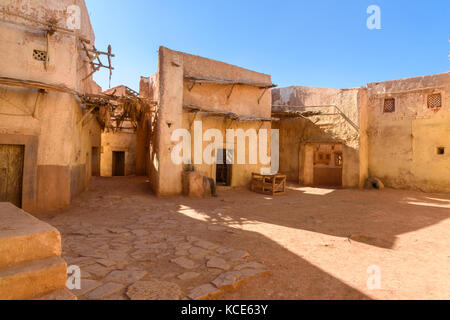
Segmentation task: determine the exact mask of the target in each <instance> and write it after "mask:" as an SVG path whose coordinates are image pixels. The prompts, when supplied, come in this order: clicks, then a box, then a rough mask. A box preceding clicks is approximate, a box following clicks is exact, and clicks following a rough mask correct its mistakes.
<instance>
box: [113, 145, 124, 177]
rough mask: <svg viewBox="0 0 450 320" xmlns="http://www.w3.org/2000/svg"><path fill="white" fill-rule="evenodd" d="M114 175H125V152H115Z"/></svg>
mask: <svg viewBox="0 0 450 320" xmlns="http://www.w3.org/2000/svg"><path fill="white" fill-rule="evenodd" d="M113 176H115V177H123V176H125V152H117V151H114V152H113Z"/></svg>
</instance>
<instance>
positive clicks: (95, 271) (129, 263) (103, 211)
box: [47, 178, 270, 300]
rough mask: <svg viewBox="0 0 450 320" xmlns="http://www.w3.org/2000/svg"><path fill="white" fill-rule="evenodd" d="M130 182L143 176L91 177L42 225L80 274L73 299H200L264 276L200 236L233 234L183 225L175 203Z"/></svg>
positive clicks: (247, 257)
mask: <svg viewBox="0 0 450 320" xmlns="http://www.w3.org/2000/svg"><path fill="white" fill-rule="evenodd" d="M121 182H122V183H121ZM136 183H140V184H141V185H142V178H134V179H133V178H131V179H130V178H128V179H127V178H124V179H123V180H122V181H120V180H115V181H113V180H112V179H111V180H109V181H108V179H97V180H95V181H94V182H93V186H92V190H91V191H90V192H86V193H84V194H83V195H81V196H80V197H79V198H77V199H75V201H74V202H73V204H72V206H71V208H70V209H69V210H65V211H63V212H60V213H58V214H56V215H55V216H54V217H53V218H49V219H47V221H48V222H49V223H51V224H52V225H54V226H55V227H57V228H58V229H59V230H60V232H61V234H62V242H63V257H64V259H65V260H66V261H67V263H68V265H69V266H70V265H76V266H79V267H80V268H81V276H82V281H81V289H80V290H74V291H72V292H73V293H74V294H76V295H77V296H78V298H79V299H81V300H84V299H87V300H97V299H114V300H119V299H120V300H123V299H138V300H143V299H151V300H155V299H156V300H158V299H164V300H166V299H170V300H173V299H207V298H211V297H213V296H217V295H218V294H220V293H221V292H223V291H224V290H230V289H231V290H233V289H236V288H237V287H238V286H239V285H240V284H241V283H243V282H244V281H246V280H249V279H252V278H254V277H257V276H263V275H267V274H269V273H270V272H269V270H268V268H267V267H266V266H265V265H263V264H262V263H260V262H257V261H253V259H252V258H251V253H250V252H247V251H246V249H245V248H236V247H227V246H223V245H220V244H217V243H214V242H211V241H208V240H207V239H205V238H202V236H201V235H202V234H203V233H205V232H214V233H222V234H223V236H224V237H226V236H232V235H233V233H237V232H239V230H232V229H229V228H226V227H222V226H219V225H214V224H210V225H206V224H204V223H200V222H197V221H194V220H192V221H190V220H191V219H186V218H185V217H184V216H183V215H180V213H179V212H178V211H179V209H180V205H179V204H177V203H174V202H171V201H170V200H162V199H156V198H155V197H154V196H152V195H151V194H150V192H149V191H147V192H148V193H144V191H145V190H141V189H138V190H137V192H136V193H137V194H133V190H134V191H136ZM133 184H134V185H133ZM111 188H112V189H111ZM143 188H145V187H143ZM199 235H200V236H199Z"/></svg>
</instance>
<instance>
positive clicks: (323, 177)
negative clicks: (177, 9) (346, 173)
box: [314, 167, 342, 187]
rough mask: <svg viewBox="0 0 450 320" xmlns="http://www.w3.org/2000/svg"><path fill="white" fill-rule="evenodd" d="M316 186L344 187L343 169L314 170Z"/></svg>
mask: <svg viewBox="0 0 450 320" xmlns="http://www.w3.org/2000/svg"><path fill="white" fill-rule="evenodd" d="M314 185H316V186H337V187H341V186H342V168H318V167H316V168H314Z"/></svg>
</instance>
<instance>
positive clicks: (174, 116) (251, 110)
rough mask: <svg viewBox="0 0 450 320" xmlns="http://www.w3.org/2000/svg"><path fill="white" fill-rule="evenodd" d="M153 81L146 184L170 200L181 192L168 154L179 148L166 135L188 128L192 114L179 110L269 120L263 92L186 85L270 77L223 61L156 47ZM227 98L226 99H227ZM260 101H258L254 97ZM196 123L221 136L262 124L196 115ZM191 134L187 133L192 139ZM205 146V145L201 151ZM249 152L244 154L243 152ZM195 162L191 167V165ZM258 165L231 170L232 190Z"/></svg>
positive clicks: (179, 167) (206, 168)
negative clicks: (199, 109)
mask: <svg viewBox="0 0 450 320" xmlns="http://www.w3.org/2000/svg"><path fill="white" fill-rule="evenodd" d="M157 77H158V80H157V81H156V82H157V83H158V88H159V91H158V102H159V110H158V112H157V115H156V118H157V121H156V126H155V131H154V146H153V150H152V151H153V153H151V154H152V159H151V161H150V167H151V169H150V180H151V181H152V185H153V188H154V191H155V192H156V194H157V195H159V196H170V195H176V194H181V192H182V181H181V180H182V172H183V167H184V166H183V164H175V163H174V162H173V161H172V158H171V153H172V150H173V148H174V147H175V146H176V145H177V144H178V142H176V141H172V140H171V137H172V134H173V132H174V131H175V130H176V129H180V128H184V129H188V130H191V129H192V123H193V122H192V117H193V114H190V113H186V112H185V111H183V106H185V105H197V106H201V107H204V108H208V109H209V110H217V111H228V112H233V113H235V114H238V115H239V116H262V117H270V114H271V95H270V93H269V92H268V91H267V92H266V93H265V94H264V95H262V94H263V90H262V89H259V88H255V87H253V86H247V85H237V86H235V88H234V89H233V92H232V94H231V95H229V92H230V89H231V85H218V84H198V85H196V86H195V87H194V88H192V87H191V86H190V84H189V83H188V81H186V78H187V77H197V78H210V79H223V80H232V81H242V82H249V81H250V82H257V83H263V84H267V85H269V84H271V80H270V76H268V75H265V74H260V73H257V72H253V71H250V70H246V69H243V68H239V67H236V66H232V65H229V64H226V63H223V62H219V61H214V60H210V59H206V58H201V57H198V56H193V55H189V54H185V53H182V52H176V51H172V50H169V49H167V48H163V47H162V48H160V53H159V72H158V74H157ZM227 96H229V97H228V98H227ZM259 98H260V102H259V103H258V99H259ZM196 121H203V130H207V129H209V128H214V129H218V130H220V131H221V132H222V133H223V137H224V138H225V137H226V135H225V133H224V131H225V128H235V129H236V128H241V129H245V130H247V129H248V128H254V129H256V130H257V129H259V128H266V129H269V133H268V134H269V136H270V125H267V124H266V125H265V124H263V123H261V122H247V123H244V122H236V121H232V123H230V121H229V120H228V122H227V121H226V120H224V119H223V118H211V117H207V116H206V114H198V117H197V119H196ZM192 133H193V132H192V131H191V135H192V136H193V134H192ZM207 145H208V143H204V144H203V147H206V146H207ZM246 153H248V150H246ZM194 162H195V161H194V159H193V160H192V163H194ZM194 167H195V169H196V170H198V171H200V172H202V173H203V174H205V175H206V176H208V177H211V178H215V170H214V168H215V165H207V164H204V163H203V164H195V165H194ZM259 168H260V166H258V165H255V166H253V165H242V166H240V165H235V166H233V177H232V185H233V186H242V185H246V184H248V182H249V181H250V179H251V172H255V171H256V172H259V170H258V169H259Z"/></svg>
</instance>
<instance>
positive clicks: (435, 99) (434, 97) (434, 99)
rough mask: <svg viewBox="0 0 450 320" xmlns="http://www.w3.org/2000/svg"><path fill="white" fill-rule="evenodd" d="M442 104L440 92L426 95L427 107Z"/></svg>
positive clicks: (434, 107) (432, 107)
mask: <svg viewBox="0 0 450 320" xmlns="http://www.w3.org/2000/svg"><path fill="white" fill-rule="evenodd" d="M441 106H442V99H441V94H440V93H436V94H430V95H429V96H428V108H429V109H437V108H440V107H441Z"/></svg>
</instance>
